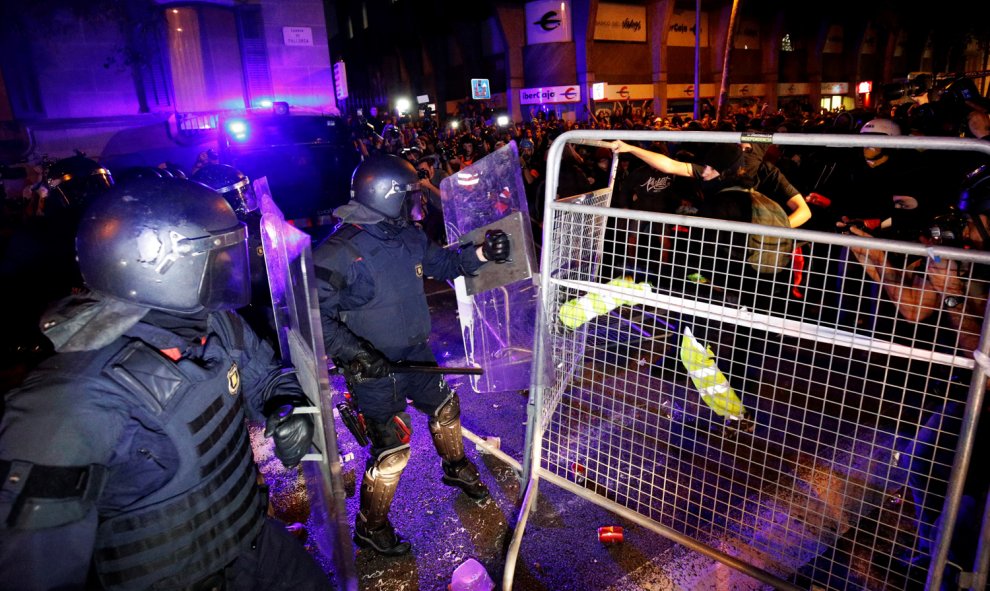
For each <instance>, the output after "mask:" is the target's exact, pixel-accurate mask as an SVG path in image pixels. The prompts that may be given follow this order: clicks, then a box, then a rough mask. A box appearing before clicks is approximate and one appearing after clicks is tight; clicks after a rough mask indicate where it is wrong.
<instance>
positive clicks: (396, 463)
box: [366, 445, 411, 478]
mask: <svg viewBox="0 0 990 591" xmlns="http://www.w3.org/2000/svg"><path fill="white" fill-rule="evenodd" d="M410 455H411V452H410V450H409V446H408V445H403V446H401V447H397V448H392V449H387V450H385V451H383V452H382V453H380V454H378V455H377V456H375V457H373V458H370V459H369V460H368V465H367V466H366V468H367V475H368V476H370V477H371V478H379V477H386V478H388V477H396V476H398V475H399V474H402V471H403V470H405V469H406V464H408V463H409V456H410Z"/></svg>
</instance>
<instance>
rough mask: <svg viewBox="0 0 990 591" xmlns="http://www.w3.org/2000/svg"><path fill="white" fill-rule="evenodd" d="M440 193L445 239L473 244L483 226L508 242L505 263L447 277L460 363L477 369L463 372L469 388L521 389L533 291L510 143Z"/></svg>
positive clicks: (532, 261) (529, 242)
mask: <svg viewBox="0 0 990 591" xmlns="http://www.w3.org/2000/svg"><path fill="white" fill-rule="evenodd" d="M440 195H441V198H442V201H443V216H444V225H445V226H446V230H447V239H448V241H449V242H451V243H458V244H465V243H473V244H480V243H481V242H482V241H483V240H484V235H485V231H486V230H488V229H492V228H498V229H500V230H503V231H505V232H506V233H507V234H509V239H510V241H511V244H512V251H511V259H512V260H511V261H509V262H506V263H501V264H496V263H489V264H486V265H484V266H483V267H482V268H481V270H480V272H479V274H478V275H477V276H475V277H459V278H457V280H455V281H454V289H455V292H456V294H457V307H458V317H459V319H460V323H461V336H462V337H463V339H464V348H465V353H466V355H467V361H468V362H469V363H471V364H474V365H478V366H480V367H482V368H484V370H485V371H484V374H483V375H480V376H472V377H471V386H472V388H473V389H474V390H475V391H476V392H479V393H482V392H503V391H506V390H526V389H528V388H529V386H530V362H531V361H532V348H533V331H534V330H535V327H536V325H537V321H536V316H537V309H538V308H537V304H538V302H539V295H538V291H539V290H538V284H537V282H536V281H534V280H533V275H534V271H535V269H536V268H537V263H536V252H535V250H534V248H533V230H532V225H531V221H530V215H529V208H528V206H527V204H526V192H525V188H524V185H523V180H522V172H521V170H520V167H519V151H518V149H517V148H516V143H515V142H514V141H513V142H509V144H508V145H506V146H505V147H504V148H501V149H499V150H497V151H495V152H492V153H491V154H489V155H488V156H485V157H484V158H482V159H481V160H479V161H478V162H475V163H474V164H472V165H471V166H468V167H465V168H462V169H461V170H460V171H458V172H457V173H455V174H453V175H451V176H449V177H447V178H445V179H444V180H443V181H442V182H441V183H440Z"/></svg>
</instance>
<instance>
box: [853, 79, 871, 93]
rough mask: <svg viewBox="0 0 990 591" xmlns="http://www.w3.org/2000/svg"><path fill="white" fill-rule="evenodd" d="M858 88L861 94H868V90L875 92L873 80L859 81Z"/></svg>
mask: <svg viewBox="0 0 990 591" xmlns="http://www.w3.org/2000/svg"><path fill="white" fill-rule="evenodd" d="M856 90H857V91H858V92H859V93H860V94H866V93H868V92H873V82H871V81H869V80H863V81H862V82H860V83H859V86H857V87H856Z"/></svg>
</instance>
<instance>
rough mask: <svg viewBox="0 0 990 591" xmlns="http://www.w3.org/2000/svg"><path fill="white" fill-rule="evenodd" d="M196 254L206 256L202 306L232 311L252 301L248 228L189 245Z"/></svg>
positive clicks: (208, 237) (229, 231)
mask: <svg viewBox="0 0 990 591" xmlns="http://www.w3.org/2000/svg"><path fill="white" fill-rule="evenodd" d="M186 243H187V244H186V246H189V247H190V248H191V250H192V251H193V252H194V253H200V254H201V255H202V254H205V255H206V266H205V267H204V268H203V277H202V280H201V281H200V285H199V304H200V305H201V306H203V307H204V308H206V309H207V310H232V309H235V308H241V307H243V306H246V305H247V304H248V303H249V302H250V301H251V267H250V263H249V256H248V246H247V226H245V225H244V224H238V225H237V226H235V227H233V228H231V229H229V230H227V231H225V232H222V233H220V234H213V235H211V236H207V237H204V238H197V239H194V240H188V241H186Z"/></svg>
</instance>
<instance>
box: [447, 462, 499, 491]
mask: <svg viewBox="0 0 990 591" xmlns="http://www.w3.org/2000/svg"><path fill="white" fill-rule="evenodd" d="M443 483H444V484H446V485H447V486H456V487H457V488H459V489H461V490H463V491H464V494H466V495H467V496H469V497H471V498H472V499H474V500H476V501H483V500H485V499H487V498H488V487H487V486H485V483H484V482H482V481H481V475H480V474H478V468H476V467H475V465H474V464H472V463H471V460H469V459H467V457H463V458H461V459H459V460H455V461H453V462H448V461H447V460H444V461H443Z"/></svg>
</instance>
